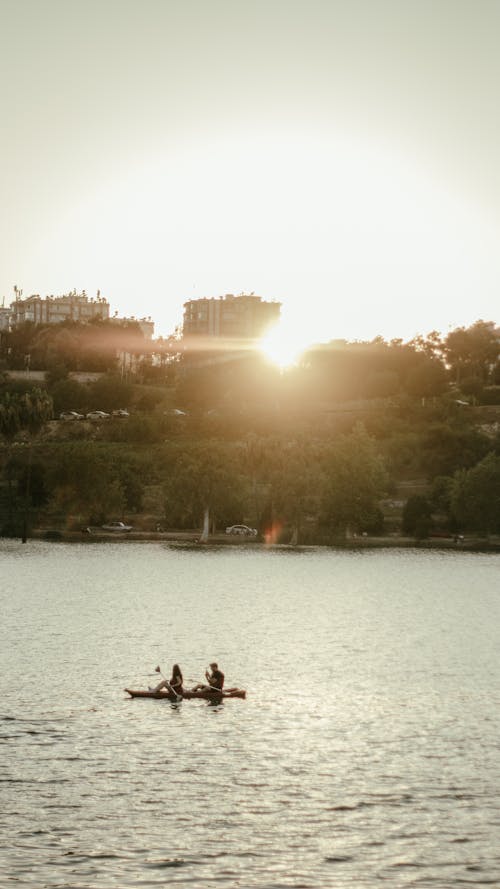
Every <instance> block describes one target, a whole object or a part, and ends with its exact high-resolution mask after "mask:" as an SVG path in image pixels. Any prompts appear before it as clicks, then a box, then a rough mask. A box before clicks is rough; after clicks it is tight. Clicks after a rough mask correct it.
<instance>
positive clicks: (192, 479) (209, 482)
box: [164, 441, 245, 538]
mask: <svg viewBox="0 0 500 889" xmlns="http://www.w3.org/2000/svg"><path fill="white" fill-rule="evenodd" d="M169 469H170V472H169V475H168V476H167V478H166V481H165V483H164V502H165V521H166V523H167V525H170V526H172V525H173V524H174V525H176V524H178V525H180V526H181V527H200V525H202V526H203V531H202V537H203V538H206V537H207V536H208V534H209V532H210V531H212V532H213V531H214V530H215V528H216V526H217V524H218V522H219V521H220V520H221V519H223V520H224V521H225V522H226V523H231V522H232V521H233V520H237V519H238V516H239V514H240V513H241V509H242V507H243V503H244V499H245V498H244V478H243V475H242V473H241V467H240V466H239V465H238V461H237V460H236V457H235V455H234V453H232V452H231V451H230V449H229V448H223V446H221V443H220V442H216V441H208V442H206V443H204V444H202V445H196V446H193V447H191V448H189V449H187V450H184V449H183V451H182V452H178V453H177V455H176V458H174V459H173V460H172V462H171V464H170V466H169Z"/></svg>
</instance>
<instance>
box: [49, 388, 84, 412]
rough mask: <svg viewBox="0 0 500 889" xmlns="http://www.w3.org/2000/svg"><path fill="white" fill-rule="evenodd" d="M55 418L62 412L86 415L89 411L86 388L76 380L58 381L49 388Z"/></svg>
mask: <svg viewBox="0 0 500 889" xmlns="http://www.w3.org/2000/svg"><path fill="white" fill-rule="evenodd" d="M50 394H51V396H52V400H53V403H54V414H55V416H56V417H58V416H59V414H60V413H61V412H62V411H78V412H81V413H84V414H85V413H86V412H87V410H88V409H89V407H88V406H89V391H88V388H87V386H85V385H82V383H78V382H77V380H70V379H60V380H58V381H56V382H55V383H54V384H53V385H52V386H51V387H50Z"/></svg>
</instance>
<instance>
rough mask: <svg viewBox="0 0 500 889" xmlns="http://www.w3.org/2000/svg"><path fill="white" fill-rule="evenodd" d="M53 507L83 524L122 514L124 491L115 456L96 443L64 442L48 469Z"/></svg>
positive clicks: (55, 510) (52, 508)
mask: <svg viewBox="0 0 500 889" xmlns="http://www.w3.org/2000/svg"><path fill="white" fill-rule="evenodd" d="M47 477H48V487H49V489H50V491H51V500H50V510H51V511H52V512H53V513H62V514H63V515H64V517H65V518H67V517H68V516H76V517H77V521H78V522H81V523H82V524H100V523H101V522H103V521H104V520H105V519H107V518H112V517H113V516H117V515H121V514H122V512H123V509H124V506H125V494H124V489H123V485H122V482H121V480H120V470H119V466H118V465H117V461H116V459H115V455H114V454H113V453H112V452H110V450H109V448H106V447H102V446H100V445H99V444H97V443H95V442H88V441H85V442H72V443H71V444H69V445H61V446H60V447H59V449H58V453H57V459H56V460H55V461H54V462H53V463H52V465H51V466H50V467H49V469H48V472H47Z"/></svg>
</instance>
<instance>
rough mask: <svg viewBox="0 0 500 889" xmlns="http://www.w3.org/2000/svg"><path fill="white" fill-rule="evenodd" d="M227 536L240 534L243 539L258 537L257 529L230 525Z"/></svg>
mask: <svg viewBox="0 0 500 889" xmlns="http://www.w3.org/2000/svg"><path fill="white" fill-rule="evenodd" d="M226 534H239V535H240V536H242V537H257V528H249V527H248V525H230V527H229V528H226Z"/></svg>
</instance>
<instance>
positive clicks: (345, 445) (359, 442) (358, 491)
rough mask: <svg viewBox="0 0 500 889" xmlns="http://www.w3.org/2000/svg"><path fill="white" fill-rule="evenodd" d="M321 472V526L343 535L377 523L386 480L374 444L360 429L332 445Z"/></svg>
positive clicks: (341, 437)
mask: <svg viewBox="0 0 500 889" xmlns="http://www.w3.org/2000/svg"><path fill="white" fill-rule="evenodd" d="M324 472H325V488H324V494H323V497H322V509H321V519H322V524H323V525H325V526H328V527H330V528H331V529H332V530H333V531H334V532H335V533H342V534H346V533H347V532H348V531H359V530H361V528H362V526H365V525H369V524H370V523H371V522H372V521H374V520H375V519H376V515H377V510H378V500H379V499H380V497H381V496H382V493H383V491H384V487H385V485H386V484H387V476H386V472H385V469H384V466H383V463H382V460H381V458H380V456H379V455H378V453H377V451H376V449H375V445H374V442H373V440H372V439H370V437H369V436H368V435H367V433H366V431H365V429H364V428H363V427H362V426H359V425H358V426H357V428H356V429H355V430H354V432H353V433H352V434H351V435H349V436H340V437H339V439H338V440H337V441H335V442H334V443H333V444H332V446H331V448H330V450H329V453H328V454H327V456H326V459H325V462H324Z"/></svg>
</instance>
